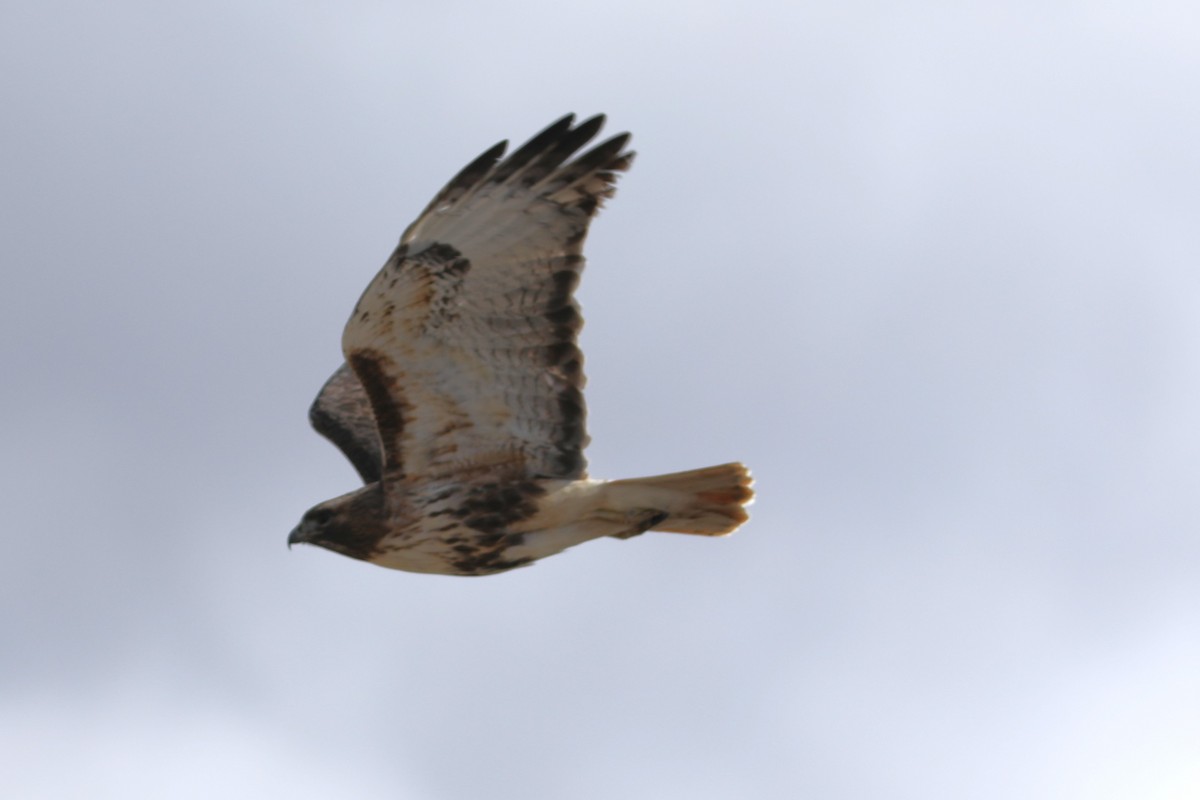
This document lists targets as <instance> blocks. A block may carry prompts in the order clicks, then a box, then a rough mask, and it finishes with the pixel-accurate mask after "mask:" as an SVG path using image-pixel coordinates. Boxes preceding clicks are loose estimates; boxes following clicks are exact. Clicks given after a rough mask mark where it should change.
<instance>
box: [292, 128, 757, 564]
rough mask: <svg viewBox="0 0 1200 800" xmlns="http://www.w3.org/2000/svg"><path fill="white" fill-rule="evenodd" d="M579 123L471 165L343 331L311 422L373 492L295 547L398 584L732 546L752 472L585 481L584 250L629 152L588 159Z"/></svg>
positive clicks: (346, 505)
mask: <svg viewBox="0 0 1200 800" xmlns="http://www.w3.org/2000/svg"><path fill="white" fill-rule="evenodd" d="M574 121H575V117H574V115H573V114H571V115H567V116H565V117H563V118H562V119H560V120H558V121H557V122H555V123H554V124H553V125H551V126H550V127H548V128H546V129H545V130H544V131H542V132H541V133H539V134H538V135H537V136H534V137H533V138H532V139H530V140H529V141H528V142H527V143H525V144H524V145H523V146H522V147H520V148H518V149H517V150H516V151H515V152H513V153H512V154H511V155H509V156H507V157H505V156H504V153H505V150H506V148H507V144H508V143H507V142H500V143H499V144H497V145H496V146H495V147H492V148H491V149H489V150H487V151H486V152H485V153H483V154H482V155H481V156H479V157H478V158H477V159H475V160H474V161H472V162H471V163H470V164H468V165H467V166H466V167H465V168H464V169H463V170H462V171H461V172H459V173H458V174H457V175H456V176H454V178H453V179H451V181H450V182H449V183H448V184H446V187H445V188H444V189H442V190H441V192H439V193H438V194H437V196H436V197H434V198H433V201H432V202H431V203H430V204H429V206H428V207H427V208H426V209H425V211H424V212H422V214H421V215H420V216H419V217H418V218H417V220H416V222H414V223H413V224H412V225H410V226H409V228H408V230H406V231H405V232H404V235H403V237H401V239H400V244H399V246H398V247H397V248H396V251H395V252H394V253H392V256H391V258H389V259H388V261H387V263H386V264H384V265H383V268H382V269H381V270H380V271H379V273H378V274H377V275H376V276H375V278H374V280H372V281H371V283H370V285H369V286H367V289H366V291H365V292H363V295H362V297H361V298H360V299H359V301H358V305H356V306H355V308H354V313H352V314H351V315H350V320H349V321H348V322H347V323H346V327H345V330H344V332H343V334H342V352H343V354H344V355H345V358H346V361H345V363H344V364H342V365H341V367H339V368H338V369H337V371H336V372H334V373H333V376H332V377H331V378H330V379H329V380H328V382H326V384H325V386H324V387H323V388H322V389H321V391H320V393H319V394H318V395H317V399H316V401H315V402H314V403H313V405H312V408H311V409H310V411H309V419H310V421H311V422H312V425H313V427H314V428H316V430H317V432H318V433H320V434H322V435H323V436H325V437H327V438H328V439H329V440H330V441H332V442H333V443H334V444H335V445H337V447H338V448H339V449H341V451H342V452H343V453H344V454H345V455H346V457H347V458H349V460H350V462H351V463H352V464H353V465H354V467H355V469H357V470H358V473H359V475H360V476H361V477H362V480H363V483H364V486H363V487H362V488H360V489H357V490H355V491H353V492H350V493H348V494H344V495H342V496H341V497H337V498H334V499H333V500H326V501H325V502H323V503H320V504H319V505H316V506H314V507H313V508H311V509H310V510H309V511H308V512H307V513H306V514H305V515H304V517H303V519H302V520H301V522H300V524H299V525H298V526H297V527H296V529H295V530H293V531H292V533H291V535H290V536H289V537H288V544H289V545H291V544H296V543H306V544H313V545H319V546H320V547H324V548H326V549H328V550H332V551H333V552H335V553H341V554H342V555H345V556H350V557H351V558H357V559H361V560H363V561H368V562H370V563H372V564H378V565H380V566H383V567H391V568H393V569H401V570H408V571H411V572H426V573H439V574H443V575H489V574H493V573H497V572H504V571H505V570H510V569H513V568H514V567H520V566H524V565H526V564H529V563H531V562H533V561H536V560H537V559H540V558H544V557H546V556H549V555H553V554H555V553H559V552H561V551H563V550H565V549H567V548H568V547H571V546H573V545H577V544H580V543H582V542H586V541H588V540H590V539H597V538H600V537H602V536H611V537H615V538H618V539H626V538H629V537H632V536H637V535H638V534H641V533H644V532H646V531H672V532H677V533H692V534H699V535H702V536H722V535H725V534H728V533H732V532H733V530H734V529H735V528H737V527H738V526H739V525H740V524H741V523H743V522H745V521H746V518H747V516H746V511H745V509H744V506H745V505H746V504H748V503H749V502H750V500H751V498H752V496H753V492H752V490H751V489H750V484H751V479H750V474H749V472H748V471H747V470H746V468H745V467H744V466H743V465H741V464H738V463H731V464H723V465H721V466H715V467H708V468H706V469H697V470H691V471H689V472H678V473H673V474H669V475H657V476H654V477H648V478H633V479H628V480H614V481H604V480H597V479H593V478H588V477H587V468H586V462H585V460H584V457H583V449H584V447H585V446H586V445H587V442H588V437H587V434H586V433H585V431H584V402H583V393H582V390H583V384H584V376H583V354H582V353H581V352H580V350H579V347H578V346H577V344H576V337H577V334H578V333H579V330H580V328H581V327H582V325H583V319H582V317H581V316H580V313H579V306H578V304H577V303H576V302H575V299H574V297H573V293H574V290H575V286H576V285H577V284H578V283H579V275H580V272H581V270H582V269H583V263H584V259H583V241H584V237H585V236H586V235H587V231H588V225H589V223H590V222H591V220H592V217H593V216H595V214H596V211H597V209H598V208H599V207H600V205H601V203H602V202H603V201H604V200H605V199H607V198H609V197H612V195H613V193H614V187H615V183H616V179H617V175H618V174H619V173H621V172H624V171H625V170H627V169H628V168H629V166H630V164H631V163H632V161H633V155H634V154H633V153H632V152H631V151H629V150H626V145H627V144H628V142H629V134H628V133H623V134H621V135H619V136H615V137H613V138H611V139H608V140H607V141H604V142H602V143H601V144H598V145H595V146H594V147H592V148H591V149H589V150H587V151H586V152H583V153H582V154H581V155H576V153H578V152H579V151H580V150H581V149H582V148H584V147H585V145H587V144H588V143H589V142H590V141H591V140H592V139H593V138H594V137H595V136H596V134H597V132H598V131H599V130H600V128H601V126H602V125H603V123H604V117H603V116H602V115H600V116H595V117H592V118H591V119H588V120H585V121H584V122H581V123H579V124H578V125H576V124H574Z"/></svg>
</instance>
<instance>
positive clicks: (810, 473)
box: [0, 0, 1200, 800]
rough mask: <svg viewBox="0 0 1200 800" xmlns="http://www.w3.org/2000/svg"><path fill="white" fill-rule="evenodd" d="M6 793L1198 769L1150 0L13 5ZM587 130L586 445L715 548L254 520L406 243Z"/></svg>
mask: <svg viewBox="0 0 1200 800" xmlns="http://www.w3.org/2000/svg"><path fill="white" fill-rule="evenodd" d="M0 75H2V76H3V77H2V78H0V81H2V86H3V95H2V98H0V99H2V100H3V113H2V115H0V145H2V146H0V216H2V219H3V224H2V227H0V258H2V266H3V269H2V271H0V334H2V335H0V358H2V359H3V361H2V363H3V367H4V373H5V376H6V378H5V380H4V382H3V385H2V388H0V412H2V415H3V416H2V418H3V420H4V424H3V429H2V430H3V442H2V445H3V446H2V447H0V485H2V486H3V487H4V489H3V492H4V496H5V499H6V515H5V516H6V521H5V525H4V534H3V535H4V556H3V559H2V560H0V599H2V601H3V605H4V608H5V609H6V610H5V612H4V614H3V616H2V617H0V635H2V641H0V753H3V761H4V766H3V768H0V795H3V796H5V797H13V798H55V799H56V800H57V799H58V798H76V797H78V798H89V799H90V798H122V799H123V800H124V799H126V798H138V797H147V798H150V797H153V798H160V797H171V798H213V797H230V798H264V797H288V798H332V797H339V798H342V797H345V798H365V799H366V800H377V799H378V800H385V799H390V800H394V799H395V798H416V799H417V800H425V799H426V798H428V799H430V800H441V799H443V798H450V799H452V800H457V799H458V798H463V799H471V800H473V799H475V798H500V799H501V800H507V798H513V799H514V800H516V799H517V798H520V799H521V800H543V799H544V800H562V799H563V798H569V799H570V800H609V799H610V798H621V799H622V800H625V799H632V800H642V799H643V798H645V799H646V800H661V799H662V798H687V799H688V800H709V799H710V798H735V797H746V798H768V799H774V798H778V799H779V800H785V799H790V798H798V797H813V798H851V799H853V800H858V799H859V798H864V799H870V800H874V799H875V798H889V799H890V798H921V800H927V799H928V798H946V799H947V800H950V799H955V800H958V799H960V798H971V799H972V800H975V799H977V798H983V799H984V800H989V799H990V798H1017V797H1020V798H1047V799H1053V800H1059V799H1060V798H1067V799H1073V798H1080V800H1082V799H1083V798H1088V799H1089V800H1091V798H1130V797H1137V798H1142V799H1145V798H1150V799H1154V800H1157V799H1158V798H1164V799H1165V798H1185V797H1196V796H1200V758H1198V757H1197V752H1200V681H1198V680H1197V676H1198V675H1200V578H1198V571H1200V536H1198V533H1200V466H1198V459H1200V223H1198V220H1200V145H1198V142H1200V11H1198V10H1197V6H1196V4H1195V3H1192V2H1184V1H1183V0H1180V1H1179V2H1174V3H1172V2H1153V0H1151V1H1150V2H1146V0H1140V1H1139V2H1132V0H1130V1H1129V2H1099V1H1097V2H1016V3H991V4H968V3H942V2H933V1H932V0H931V1H930V2H915V3H903V2H901V3H894V2H891V3H889V2H877V3H871V2H823V3H797V2H786V3H785V2H744V1H743V2H736V3H735V2H732V0H713V1H711V2H703V0H701V1H700V2H693V1H689V2H663V3H653V2H650V3H647V2H626V0H616V1H615V2H608V3H604V4H597V3H592V2H586V3H564V2H550V1H549V0H545V2H528V1H527V0H517V2H514V3H511V4H484V3H480V2H470V0H461V1H459V2H440V3H433V2H421V3H416V2H412V3H408V2H382V1H378V2H357V1H356V0H350V1H349V2H336V3H335V2H322V3H307V4H296V3H284V2H258V0H249V1H248V2H246V1H243V0H238V2H231V1H230V0H224V1H223V2H222V1H221V0H218V2H214V3H208V4H163V3H152V2H130V1H128V0H115V2H108V3H82V2H70V1H69V0H68V1H67V2H54V0H47V1H46V2H39V3H32V2H8V3H5V4H4V5H3V7H2V8H0ZM567 111H576V112H578V113H580V114H583V115H588V114H591V113H595V112H606V113H607V114H608V115H609V127H608V129H607V130H608V132H610V133H616V132H619V131H621V130H630V131H632V132H633V135H634V147H635V148H636V149H637V151H638V153H639V155H638V160H637V163H636V164H635V165H634V168H633V169H632V171H631V172H630V173H629V174H628V175H627V176H625V177H624V178H622V181H621V184H620V190H619V193H618V196H617V198H616V199H615V200H614V201H613V202H612V203H611V204H610V205H609V206H608V208H607V209H606V210H605V211H604V213H603V214H602V215H601V216H600V218H599V219H598V220H597V222H596V224H595V225H594V226H593V228H592V235H591V237H590V239H589V242H588V256H589V267H588V270H587V273H586V274H585V277H584V281H583V284H582V286H581V288H580V291H579V298H580V300H581V302H582V304H583V307H584V311H585V315H586V317H587V319H588V327H587V329H586V331H585V332H584V336H583V345H584V349H585V352H586V353H587V357H588V360H587V370H588V374H589V378H590V382H589V385H588V394H587V396H588V401H589V425H590V431H591V434H592V437H593V445H592V446H591V448H590V449H589V452H588V455H589V458H590V462H591V469H592V472H593V474H595V475H597V476H600V477H628V476H634V475H643V474H652V473H657V472H665V471H671V470H677V469H687V468H691V467H699V466H704V465H707V464H714V463H719V462H723V461H728V460H734V459H740V460H744V461H745V462H746V463H747V464H749V465H750V466H751V467H752V468H753V470H754V472H755V475H756V477H757V490H758V501H757V502H756V504H755V505H754V506H753V508H752V519H751V521H750V523H749V524H748V525H747V526H746V527H744V528H743V529H742V530H741V531H739V532H738V533H737V534H736V535H735V536H733V537H731V538H729V539H722V540H709V539H702V538H698V537H683V536H671V535H659V536H644V537H640V538H638V539H634V540H631V541H625V542H621V541H603V542H596V543H591V544H588V545H584V546H582V547H579V548H577V549H575V550H572V551H569V552H568V553H566V554H564V555H561V556H556V557H555V558H553V559H550V560H548V561H545V562H542V563H540V564H537V565H535V566H533V567H531V568H528V569H523V570H517V571H515V572H512V573H508V574H504V575H500V576H495V577H488V578H478V579H460V578H449V577H439V576H426V575H412V574H406V573H401V572H394V571H390V570H385V569H381V568H378V567H373V566H370V565H367V564H363V563H360V562H355V561H352V560H350V559H346V558H342V557H339V556H336V555H334V554H332V553H329V552H327V551H323V550H319V549H315V548H296V549H293V550H292V551H290V552H289V551H288V549H287V548H286V546H285V539H286V536H287V533H288V531H289V530H290V529H291V528H292V526H293V525H294V524H295V523H296V521H297V520H298V519H299V516H300V514H301V513H302V512H303V511H304V510H305V509H306V508H308V507H309V506H311V505H313V504H314V503H316V502H318V501H320V500H324V499H326V498H329V497H332V496H334V495H337V494H340V493H342V492H344V491H347V490H349V489H351V488H353V487H354V485H355V475H354V472H353V470H352V469H351V467H350V465H349V464H348V463H347V462H346V461H345V460H344V459H343V458H342V457H341V455H340V454H339V453H338V452H337V451H336V450H335V449H334V448H333V447H331V446H330V445H329V444H328V443H326V442H324V441H323V440H321V439H320V438H319V437H317V436H316V435H315V434H314V433H313V432H312V431H310V430H309V429H308V426H307V422H306V418H305V414H306V410H307V407H308V404H309V403H310V401H311V399H312V397H313V395H314V394H315V392H316V390H317V389H318V388H319V386H320V385H321V383H322V381H323V380H324V379H325V378H326V377H327V375H328V373H329V372H330V371H331V370H332V369H333V368H334V367H335V366H336V365H337V364H338V362H339V361H340V358H341V356H340V350H339V340H340V335H341V328H342V325H343V323H344V322H345V320H346V317H347V316H348V314H349V312H350V309H351V307H352V306H353V304H354V302H355V300H356V299H357V297H358V295H359V293H360V292H361V291H362V289H363V287H364V286H365V285H366V283H367V282H368V281H369V280H370V278H371V277H372V275H373V274H374V272H375V270H376V269H377V268H378V267H379V266H380V265H381V264H382V262H383V260H384V259H385V258H386V256H387V255H388V253H389V252H390V250H391V248H392V247H393V246H394V244H395V241H396V239H397V238H398V236H399V234H400V232H401V231H402V230H403V228H404V227H405V226H406V225H407V224H408V222H409V221H410V220H411V219H412V218H413V216H414V215H415V214H416V213H417V212H418V211H419V210H420V209H421V208H422V207H423V206H424V205H425V203H426V202H428V200H429V198H430V197H431V196H432V194H433V193H434V192H435V191H436V190H437V189H439V188H440V187H441V185H442V184H443V182H444V181H445V180H446V179H447V178H449V177H450V176H451V175H452V174H454V172H455V171H457V170H458V169H459V168H460V167H461V166H463V165H464V164H465V163H466V162H467V161H468V160H469V159H471V158H473V157H474V156H475V155H477V154H478V153H479V152H481V151H482V150H484V149H485V148H486V147H488V146H490V145H491V144H493V143H494V142H496V141H498V140H500V139H503V138H509V139H511V140H513V141H514V143H517V142H519V141H523V140H524V139H525V138H527V137H528V136H530V135H532V134H533V133H535V132H536V131H538V130H540V129H541V128H542V127H544V126H545V125H546V124H547V123H549V122H550V121H552V120H553V119H555V118H557V117H558V116H560V115H561V114H563V113H565V112H567Z"/></svg>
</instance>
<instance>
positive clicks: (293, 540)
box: [288, 525, 308, 550]
mask: <svg viewBox="0 0 1200 800" xmlns="http://www.w3.org/2000/svg"><path fill="white" fill-rule="evenodd" d="M303 527H304V526H303V525H297V526H296V527H295V529H293V530H292V532H291V533H290V534H288V550H291V549H292V545H294V544H304V543H305V542H307V541H308V539H306V538H305V537H304V531H302V530H301V528H303Z"/></svg>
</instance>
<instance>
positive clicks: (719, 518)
mask: <svg viewBox="0 0 1200 800" xmlns="http://www.w3.org/2000/svg"><path fill="white" fill-rule="evenodd" d="M753 482H754V481H753V479H752V478H751V477H750V471H749V470H748V469H746V467H745V465H744V464H738V463H733V464H721V465H720V466H716V467H705V468H704V469H693V470H688V471H687V472H672V473H670V474H669V475H654V476H651V477H649V478H628V479H626V480H619V481H612V482H611V483H609V484H608V488H609V489H610V490H616V491H617V492H619V493H622V494H625V495H626V498H627V499H628V500H629V501H634V502H636V498H637V497H638V496H639V495H643V496H645V497H646V499H649V497H650V496H654V498H655V500H658V501H659V502H655V503H654V504H653V505H654V506H656V507H657V506H659V505H661V506H663V509H662V510H663V511H665V512H666V513H667V514H668V516H667V518H666V519H664V520H663V521H662V522H659V523H657V524H656V525H654V526H653V527H652V528H651V529H650V530H653V531H663V532H668V533H694V534H697V535H700V536H724V535H726V534H730V533H733V532H734V531H735V530H736V529H737V527H738V526H739V525H741V524H742V523H743V522H745V521H746V520H747V519H749V515H748V514H747V513H746V509H745V506H747V505H749V503H750V501H751V500H753V499H754V490H753V489H751V488H750V485H751V484H752V483H753ZM647 505H649V504H647Z"/></svg>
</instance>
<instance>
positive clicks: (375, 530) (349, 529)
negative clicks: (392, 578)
mask: <svg viewBox="0 0 1200 800" xmlns="http://www.w3.org/2000/svg"><path fill="white" fill-rule="evenodd" d="M387 529H388V528H387V524H386V516H385V513H384V509H383V491H382V490H381V489H380V487H379V484H378V483H369V484H367V485H366V486H364V487H362V488H361V489H358V490H357V491H353V492H350V493H349V494H344V495H342V496H341V497H335V498H333V499H332V500H326V501H325V502H324V503H318V504H317V505H315V506H313V507H312V508H310V509H309V510H308V511H306V512H305V513H304V517H303V518H301V520H300V524H299V525H297V526H296V528H295V530H293V531H292V533H291V535H289V536H288V547H291V546H292V545H294V544H315V545H317V546H318V547H324V548H325V549H326V550H332V551H333V552H335V553H341V554H342V555H344V556H350V557H351V558H357V559H361V560H364V561H365V560H367V559H368V558H369V557H370V556H371V554H372V553H373V552H374V551H375V546H376V545H377V544H378V543H379V540H380V539H382V538H383V536H384V534H386V533H387Z"/></svg>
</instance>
